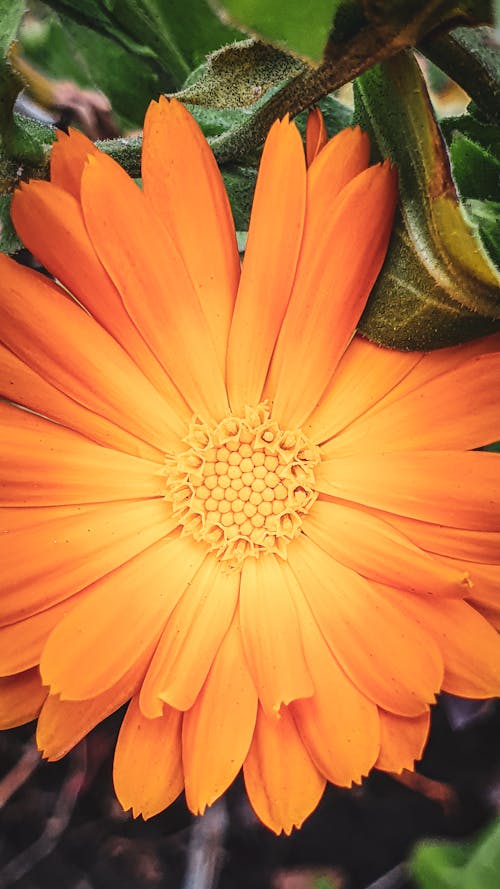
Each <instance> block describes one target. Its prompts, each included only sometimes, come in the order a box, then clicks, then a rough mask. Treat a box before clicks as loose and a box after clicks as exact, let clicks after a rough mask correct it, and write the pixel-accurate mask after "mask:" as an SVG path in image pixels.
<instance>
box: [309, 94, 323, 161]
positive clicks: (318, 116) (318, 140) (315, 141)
mask: <svg viewBox="0 0 500 889" xmlns="http://www.w3.org/2000/svg"><path fill="white" fill-rule="evenodd" d="M327 141H328V135H327V132H326V127H325V121H324V120H323V115H322V113H321V111H320V109H319V108H318V107H315V108H311V110H310V112H309V114H308V115H307V123H306V160H307V166H308V167H310V166H311V164H312V162H313V160H314V159H315V158H316V157H317V156H318V154H319V153H320V151H321V150H322V148H324V147H325V145H326V143H327Z"/></svg>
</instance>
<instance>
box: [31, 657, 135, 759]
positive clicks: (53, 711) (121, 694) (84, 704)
mask: <svg viewBox="0 0 500 889" xmlns="http://www.w3.org/2000/svg"><path fill="white" fill-rule="evenodd" d="M148 658H149V653H148V652H146V653H145V654H144V655H143V656H142V657H141V658H139V660H138V661H136V663H134V664H133V665H132V667H131V668H130V670H128V671H127V672H126V673H125V675H124V676H122V677H121V679H119V680H118V682H116V683H115V684H114V685H112V686H111V688H108V689H107V690H106V691H104V692H102V694H100V695H97V696H96V697H95V698H91V699H90V700H88V701H61V700H60V699H59V698H58V697H57V696H56V695H49V697H48V698H47V700H46V701H45V703H44V705H43V707H42V711H41V713H40V716H39V717H38V724H37V728H36V742H37V745H38V749H39V750H40V751H41V752H42V756H43V757H44V759H48V760H49V761H50V762H55V761H56V760H58V759H62V757H63V756H65V755H66V753H68V751H69V750H71V749H72V748H73V747H75V745H76V744H78V742H79V741H81V740H82V738H84V737H85V735H87V734H88V733H89V732H90V731H91V730H92V729H93V728H95V726H96V725H98V724H99V723H100V722H102V720H103V719H106V717H107V716H110V714H111V713H114V712H115V710H118V709H119V707H121V706H122V704H124V703H125V702H126V701H128V700H130V698H131V697H132V696H133V695H134V694H135V692H136V691H137V689H138V686H139V684H140V681H141V679H142V677H143V675H144V671H145V669H146V666H147V661H148Z"/></svg>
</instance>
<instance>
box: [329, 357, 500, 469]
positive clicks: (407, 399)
mask: <svg viewBox="0 0 500 889" xmlns="http://www.w3.org/2000/svg"><path fill="white" fill-rule="evenodd" d="M499 387H500V352H492V353H490V354H487V355H478V356H476V357H475V358H472V359H470V360H469V361H466V362H464V363H463V364H461V365H460V366H459V367H458V368H455V369H454V370H452V371H449V372H448V373H444V374H441V375H440V376H438V377H436V378H435V379H433V380H430V381H429V382H428V383H425V384H424V385H423V386H419V387H418V388H417V389H414V390H412V391H411V392H409V393H408V394H407V395H406V396H402V397H401V398H400V399H399V400H398V401H396V402H393V403H391V404H389V405H387V406H386V407H385V408H384V407H383V406H382V405H380V406H379V407H378V409H377V408H375V409H374V410H372V411H370V413H369V414H366V415H365V416H364V417H360V418H359V419H358V420H356V421H355V422H354V423H353V424H352V425H351V426H350V427H349V428H348V429H346V430H344V431H343V432H341V433H340V434H339V435H338V436H337V437H336V438H335V440H333V441H330V442H328V444H327V446H326V448H325V450H326V452H327V454H328V457H329V458H331V459H333V458H334V457H335V456H336V455H337V454H342V453H347V454H349V453H358V452H359V451H360V450H361V449H362V448H363V446H364V445H365V442H367V441H369V442H370V447H371V449H372V450H374V451H379V452H380V451H383V450H385V449H387V450H389V449H390V450H391V451H399V450H412V451H413V450H425V449H430V448H432V450H454V449H455V450H460V449H462V448H463V449H464V450H469V449H472V448H478V447H481V446H482V445H486V444H489V443H490V442H492V441H496V439H497V438H499V437H500V411H499V410H498V395H497V393H498V388H499ZM464 417H466V418H467V421H466V422H464Z"/></svg>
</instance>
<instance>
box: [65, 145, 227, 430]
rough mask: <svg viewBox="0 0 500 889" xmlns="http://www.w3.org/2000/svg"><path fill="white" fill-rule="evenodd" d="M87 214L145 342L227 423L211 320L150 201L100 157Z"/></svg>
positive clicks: (87, 182)
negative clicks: (207, 317) (205, 312)
mask: <svg viewBox="0 0 500 889" xmlns="http://www.w3.org/2000/svg"><path fill="white" fill-rule="evenodd" d="M82 207H83V214H84V218H85V224H86V226H87V230H88V232H89V235H90V238H91V241H92V243H93V245H94V249H95V250H96V252H97V255H98V256H99V259H100V261H101V262H102V264H103V266H104V268H105V269H106V271H107V272H108V274H109V276H110V277H111V280H112V281H113V282H114V284H115V286H116V287H117V289H118V290H119V292H120V294H121V297H122V299H123V302H124V304H125V308H126V309H127V312H128V313H129V315H130V317H131V318H132V320H133V322H134V324H135V325H136V326H137V328H138V329H139V331H140V332H141V334H142V336H143V337H144V339H145V341H146V342H147V343H148V345H149V346H150V348H151V349H152V351H153V352H154V354H155V355H156V357H157V358H158V360H159V361H160V363H161V364H162V365H163V367H164V368H165V370H166V371H167V373H168V375H169V376H170V378H171V379H172V381H173V382H174V383H175V385H176V386H177V387H178V388H179V390H180V391H181V392H182V394H183V395H184V397H185V399H186V401H187V402H188V404H189V405H190V407H191V409H192V411H193V413H200V414H201V415H202V416H204V417H205V418H206V417H213V418H216V419H220V418H221V417H222V416H224V415H225V414H226V413H227V410H228V405H227V397H226V391H225V386H224V380H223V376H222V371H221V368H220V366H219V364H218V361H217V355H216V352H215V347H214V343H213V340H212V336H211V333H210V330H209V327H208V325H207V321H206V318H205V315H204V314H203V311H202V308H201V305H200V302H199V299H198V296H197V294H196V291H195V289H194V287H193V283H192V281H191V279H190V277H189V274H188V272H187V270H186V267H185V265H184V263H183V261H182V259H181V257H180V255H179V253H178V251H177V249H176V247H175V244H174V242H173V240H172V238H171V236H170V235H169V233H168V231H167V230H166V229H165V228H164V227H163V225H162V224H161V223H160V221H159V220H158V219H157V218H155V216H154V214H153V213H152V212H151V209H150V207H149V203H148V201H147V200H146V198H145V196H144V194H143V193H142V192H141V190H140V189H139V188H138V186H137V185H136V184H135V182H133V180H132V179H130V177H129V176H127V174H126V173H125V171H124V170H123V169H122V168H121V167H120V166H119V164H117V163H115V162H114V161H113V160H112V159H111V158H110V157H107V156H106V155H103V154H99V155H95V156H94V157H92V158H90V159H89V163H88V166H87V167H86V168H85V170H84V173H83V177H82ZM111 229H114V230H115V233H114V237H113V238H110V237H109V232H110V230H111Z"/></svg>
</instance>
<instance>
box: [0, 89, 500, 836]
mask: <svg viewBox="0 0 500 889" xmlns="http://www.w3.org/2000/svg"><path fill="white" fill-rule="evenodd" d="M321 141H322V140H321V139H319V141H318V139H313V142H315V144H316V145H317V146H319V144H320V142H321ZM311 156H312V157H313V160H312V163H311V164H310V166H309V168H308V169H306V164H305V159H304V150H303V146H302V142H301V139H300V136H299V133H298V131H297V129H296V127H295V125H294V124H293V123H290V122H289V120H288V119H284V120H282V121H281V122H276V123H275V124H274V126H273V127H272V128H271V131H270V133H269V136H268V139H267V141H266V145H265V148H264V152H263V156H262V162H261V166H260V172H259V177H258V182H257V188H256V193H255V200H254V206H253V211H252V218H251V223H250V230H249V234H248V243H247V248H246V254H245V259H244V262H243V267H242V269H241V272H240V262H239V257H238V251H237V247H236V240H235V232H234V226H233V222H232V218H231V211H230V207H229V203H228V200H227V196H226V193H225V191H224V188H223V184H222V180H221V177H220V174H219V171H218V168H217V165H216V163H215V160H214V158H213V155H212V154H211V151H210V149H209V147H208V145H207V143H206V141H205V139H204V137H203V136H202V134H201V132H200V130H199V129H198V127H197V125H196V123H195V122H194V120H193V119H192V118H191V116H190V115H189V114H188V112H187V111H186V110H185V109H184V108H183V107H182V106H181V105H180V104H178V103H176V102H175V101H171V102H168V101H166V100H164V99H161V100H160V102H159V103H153V104H152V105H151V107H150V109H149V111H148V114H147V117H146V121H145V128H144V147H143V170H142V174H143V191H141V190H140V189H139V188H138V187H137V185H136V184H135V183H134V182H133V181H132V180H131V179H130V178H129V177H128V176H127V175H126V174H125V172H124V171H123V170H122V169H121V167H120V166H118V165H117V164H116V163H115V162H114V161H113V160H111V159H110V158H109V157H107V156H105V155H104V154H102V153H101V152H99V151H98V150H97V149H96V148H95V147H94V146H93V145H92V144H91V143H90V142H88V140H87V139H85V137H83V136H81V135H79V134H78V133H72V134H71V135H70V136H69V137H67V136H64V135H61V136H60V137H59V141H58V143H57V145H56V147H55V148H54V151H53V153H52V160H51V164H52V169H51V182H50V183H48V182H31V183H29V184H28V185H27V186H22V188H21V189H20V191H18V193H17V194H16V196H15V198H14V204H13V218H14V222H15V225H16V227H17V230H18V232H19V234H20V236H21V237H22V239H23V240H24V242H25V244H26V245H27V246H28V248H29V249H30V250H31V251H32V252H33V253H34V254H35V255H36V256H37V257H38V258H39V260H40V261H41V262H42V263H43V265H44V266H45V267H46V268H47V269H48V270H49V272H51V273H52V275H53V276H54V277H55V278H56V279H57V281H58V282H60V284H59V283H54V282H52V281H50V280H48V279H47V278H46V277H43V276H41V275H40V274H38V273H36V272H33V271H31V270H29V269H26V268H23V267H21V266H19V265H18V264H16V263H15V262H14V261H12V260H10V259H8V258H6V257H0V272H1V276H0V279H1V285H0V291H1V299H0V340H1V348H0V363H1V394H2V395H3V396H4V399H5V400H4V402H3V403H2V404H1V405H0V422H1V426H2V441H3V452H4V468H3V470H2V480H1V501H2V506H3V515H2V528H3V530H4V532H5V533H4V534H3V535H2V539H3V556H2V566H3V570H2V573H3V578H4V590H3V595H2V598H1V606H0V607H1V613H0V618H1V629H0V667H1V670H0V672H1V675H2V676H3V677H4V678H3V679H2V680H1V683H0V718H1V724H2V725H3V726H4V727H5V726H8V725H16V724H20V723H22V722H25V721H27V720H29V719H32V718H34V717H36V716H37V715H38V714H39V713H40V715H39V719H38V731H37V739H38V744H39V747H40V749H41V750H42V751H43V753H44V756H46V757H47V758H48V759H50V760H56V759H58V758H60V757H62V756H63V755H64V754H65V753H66V752H67V751H68V750H69V749H70V748H71V747H72V746H73V745H74V744H76V743H77V742H78V740H79V739H80V738H82V737H83V736H84V735H85V734H86V733H87V732H88V731H89V730H90V729H91V728H93V727H94V726H95V725H96V724H97V723H98V722H100V721H101V720H102V719H104V718H105V717H106V716H107V715H108V714H110V713H112V712H113V711H115V710H116V709H117V708H119V707H120V706H121V705H122V704H124V703H126V702H127V701H130V703H129V706H128V709H127V712H126V715H125V718H124V720H123V723H122V727H121V730H120V733H119V737H118V740H117V745H116V753H115V762H114V781H115V787H116V792H117V795H118V798H119V800H120V801H121V803H122V805H123V806H124V808H129V807H131V808H132V809H133V812H134V814H135V815H138V814H140V813H142V814H143V815H144V817H146V818H147V817H150V816H152V815H154V814H155V813H157V812H159V811H161V810H162V809H164V808H165V807H166V806H168V805H169V804H170V803H171V802H172V801H173V800H174V799H175V798H176V797H177V796H178V794H179V793H180V792H181V791H182V789H183V788H184V789H185V793H186V799H187V804H188V806H189V807H190V809H191V810H192V811H193V812H195V813H198V812H203V811H204V809H205V807H206V806H208V805H210V804H211V803H212V802H213V801H214V800H215V799H216V798H217V797H218V796H219V795H220V794H221V793H223V791H224V790H225V789H226V788H227V787H228V786H229V784H230V783H231V782H232V781H233V779H234V778H235V777H236V775H237V774H238V772H239V770H240V769H241V768H242V767H243V773H244V778H245V783H246V788H247V792H248V796H249V799H250V801H251V803H252V805H253V807H254V809H255V811H256V813H257V814H258V816H259V817H260V818H261V819H262V821H263V822H264V823H265V824H267V825H268V826H269V827H270V828H272V829H273V830H275V831H277V832H279V831H281V830H284V831H285V832H286V833H289V832H290V831H291V829H292V828H293V826H294V825H297V826H298V825H300V824H301V823H302V821H303V820H304V818H305V817H306V816H307V815H308V814H309V813H310V812H311V811H312V810H313V809H314V807H315V806H316V804H317V803H318V801H319V799H320V797H321V794H322V792H323V789H324V786H325V782H326V781H327V780H328V781H332V782H334V783H336V784H339V785H341V786H346V787H348V786H350V785H351V784H352V782H359V781H361V779H362V777H363V776H364V775H367V774H368V773H369V771H370V770H371V769H372V768H373V767H376V768H379V769H386V770H390V771H400V770H402V769H403V768H412V766H413V763H414V760H415V759H418V758H419V757H420V755H421V752H422V749H423V746H424V743H425V740H426V735H427V731H428V725H429V706H430V704H432V702H433V701H434V700H435V695H436V693H438V692H439V691H440V690H441V689H444V690H446V691H448V692H452V693H454V694H458V695H463V696H470V697H475V698H482V697H488V696H492V695H495V694H497V693H498V691H499V687H500V659H499V652H500V643H499V640H498V636H497V634H496V632H495V629H494V628H493V626H492V625H491V623H490V621H493V622H497V621H498V618H499V615H500V608H499V605H498V598H497V589H498V580H499V577H500V567H499V561H500V545H499V544H500V533H499V493H500V492H499V472H498V469H499V466H500V464H499V462H498V456H497V455H495V454H492V453H486V452H478V451H474V452H473V451H471V449H475V448H478V447H480V446H482V445H485V444H487V443H489V442H491V441H494V440H495V439H496V438H498V437H499V432H500V416H499V413H498V409H497V406H496V393H497V391H498V382H499V378H500V352H499V344H500V338H499V337H496V336H495V337H490V338H486V339H483V340H481V341H476V342H474V343H471V344H469V345H466V346H463V347H460V348H452V349H445V350H441V351H440V352H436V353H432V354H421V353H418V354H417V353H411V354H402V353H396V352H392V351H389V350H385V349H381V348H378V347H376V346H374V345H372V344H371V343H369V342H367V341H365V340H363V339H361V338H356V337H355V338H354V339H353V338H352V335H353V331H354V330H355V327H356V324H357V321H358V318H359V316H360V313H361V312H362V310H363V307H364V305H365V302H366V299H367V297H368V294H369V292H370V289H371V287H372V285H373V283H374V281H375V279H376V277H377V274H378V272H379V270H380V267H381V265H382V262H383V260H384V256H385V252H386V247H387V243H388V240H389V235H390V230H391V223H392V217H393V211H394V206H395V203H396V174H395V171H394V170H393V169H391V167H390V165H389V164H388V163H387V162H385V163H383V164H378V165H375V166H371V167H369V166H368V162H369V144H368V139H367V137H366V135H364V134H363V133H362V132H361V131H360V129H359V128H354V129H348V130H345V131H344V132H342V133H340V134H339V135H337V136H335V138H333V139H331V140H330V141H329V142H328V143H327V144H326V145H325V146H324V147H322V150H321V151H320V152H319V153H318V151H317V148H314V147H313V148H312V149H311ZM20 408H23V409H20ZM24 408H25V409H24ZM481 612H483V613H484V614H485V615H486V616H487V618H488V619H486V617H484V616H482V614H481ZM39 670H40V673H41V681H40V678H39ZM41 683H43V685H42V684H41ZM48 691H50V694H47V693H48ZM40 710H41V712H40Z"/></svg>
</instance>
